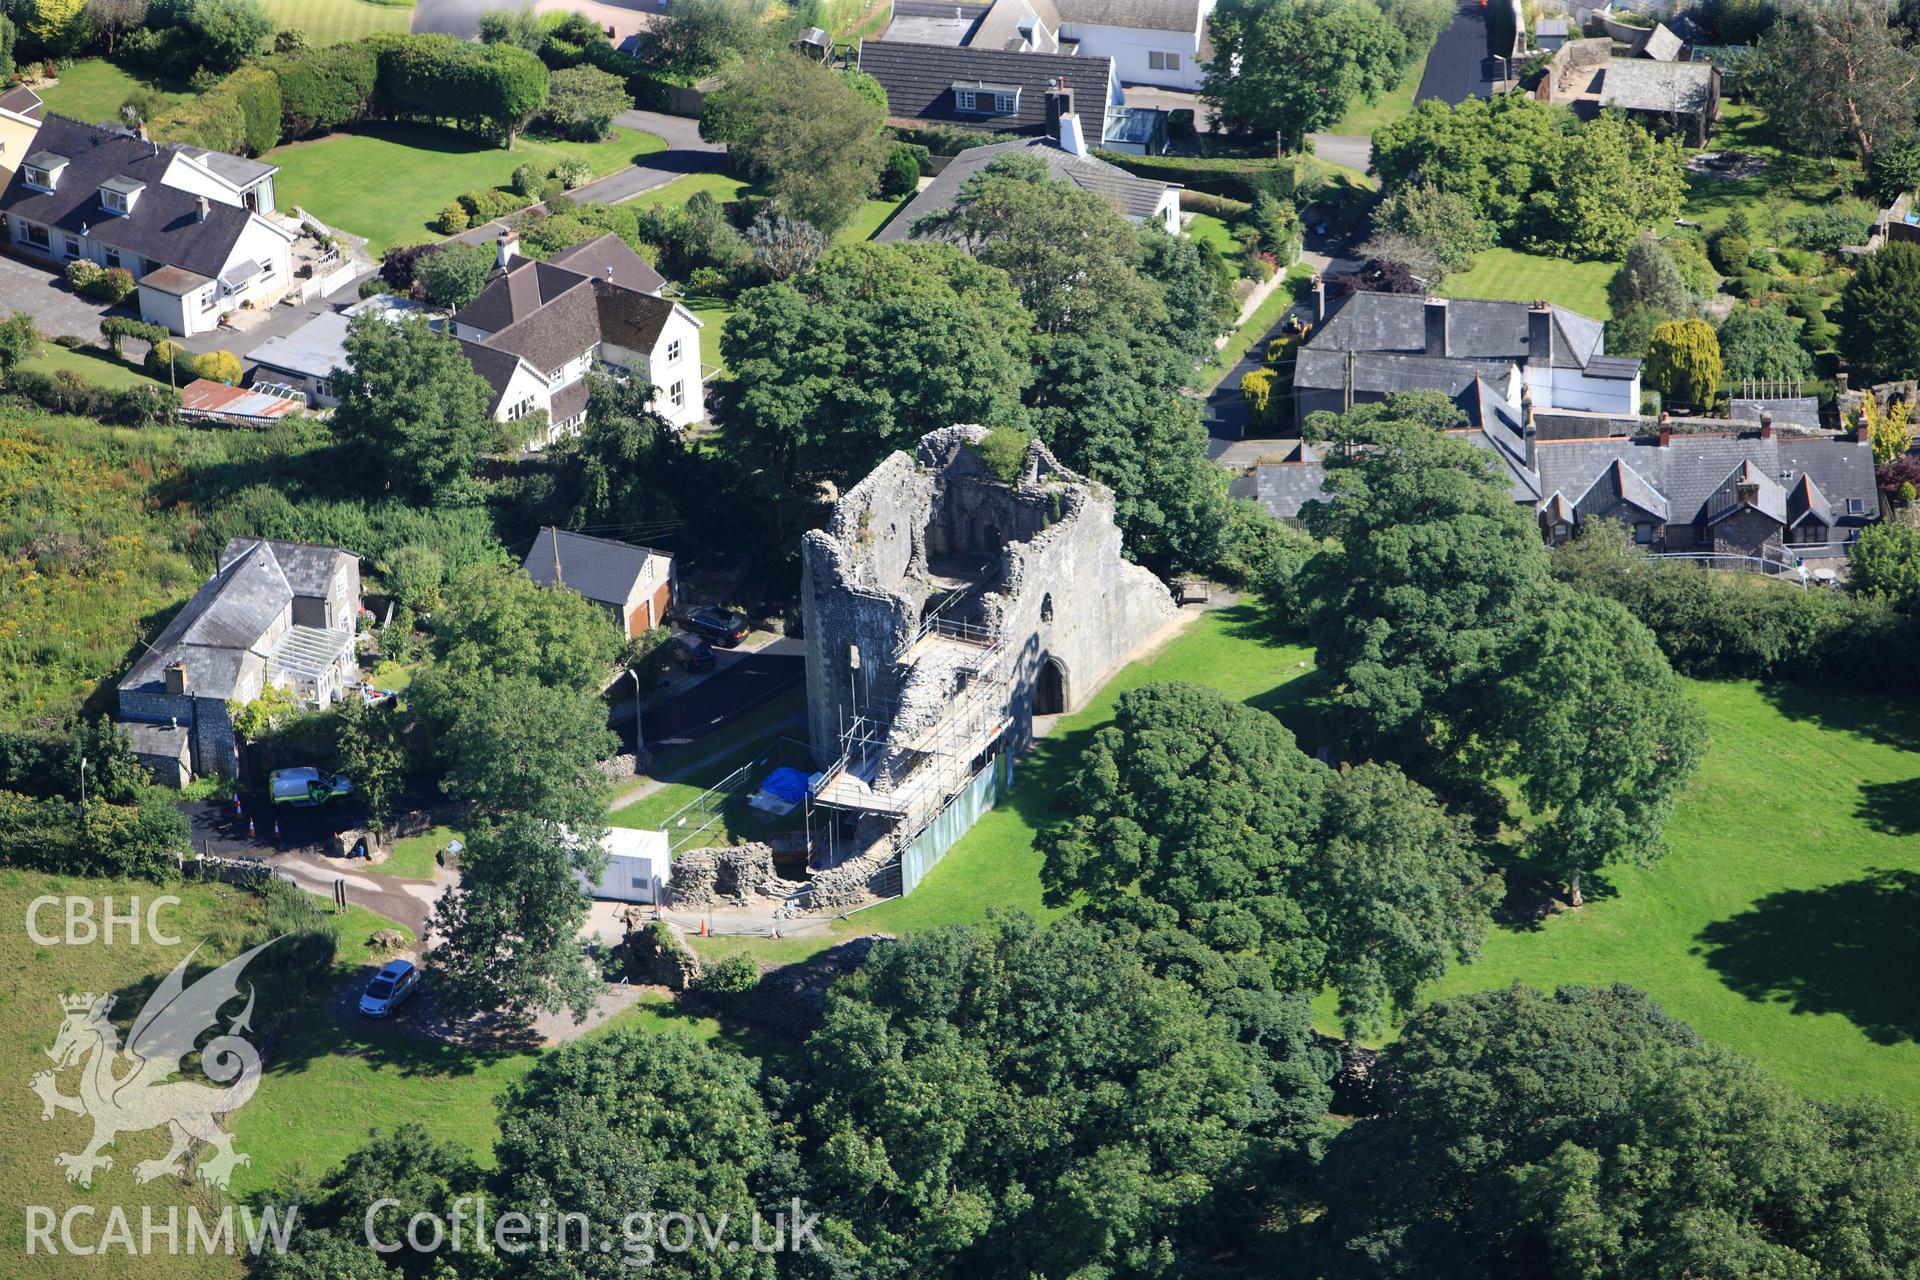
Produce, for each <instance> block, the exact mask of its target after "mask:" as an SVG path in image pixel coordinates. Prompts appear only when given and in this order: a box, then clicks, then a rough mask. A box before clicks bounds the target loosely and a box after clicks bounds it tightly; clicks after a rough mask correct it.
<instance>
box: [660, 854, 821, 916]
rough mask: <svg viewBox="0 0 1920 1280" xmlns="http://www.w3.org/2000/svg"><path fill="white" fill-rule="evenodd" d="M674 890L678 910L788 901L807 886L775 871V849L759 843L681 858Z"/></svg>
mask: <svg viewBox="0 0 1920 1280" xmlns="http://www.w3.org/2000/svg"><path fill="white" fill-rule="evenodd" d="M670 888H671V891H672V894H673V905H675V906H676V907H711V906H715V905H717V904H719V903H721V902H723V901H742V902H744V901H748V900H751V899H754V898H765V899H772V900H774V901H784V900H785V899H786V898H787V897H788V896H789V895H790V894H794V893H798V892H799V891H800V890H802V889H804V888H806V886H805V885H804V884H801V883H799V882H797V881H793V880H788V879H785V878H784V877H782V876H781V875H780V873H779V872H777V871H775V870H774V869H773V849H772V848H771V847H770V846H768V845H764V844H757V843H756V844H743V845H737V846H732V847H722V848H717V849H690V850H688V851H686V852H685V853H682V854H680V855H679V856H678V857H676V858H675V859H674V861H673V880H672V883H671V886H670Z"/></svg>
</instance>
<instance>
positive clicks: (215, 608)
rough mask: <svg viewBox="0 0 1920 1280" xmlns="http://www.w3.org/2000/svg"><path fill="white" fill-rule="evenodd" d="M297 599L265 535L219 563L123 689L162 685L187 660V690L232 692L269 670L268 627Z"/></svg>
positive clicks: (195, 692)
mask: <svg viewBox="0 0 1920 1280" xmlns="http://www.w3.org/2000/svg"><path fill="white" fill-rule="evenodd" d="M292 602H293V589H292V587H290V586H289V585H288V583H287V575H286V574H285V573H284V572H282V571H281V568H280V564H279V562H278V561H277V560H276V559H275V558H274V555H273V552H272V550H271V549H270V548H269V547H268V546H267V544H265V543H256V544H255V545H254V546H253V547H251V548H250V549H248V550H247V551H246V552H245V553H244V554H242V555H240V556H237V557H235V558H234V559H233V560H231V561H229V562H228V563H227V564H225V565H224V566H222V567H221V569H220V571H219V572H218V573H216V574H215V575H214V576H213V577H212V579H210V580H209V581H208V582H207V583H206V584H205V585H204V586H202V587H201V588H200V590H199V591H197V592H195V593H194V597H193V599H191V600H189V601H187V603H186V605H185V606H184V607H183V608H182V609H181V610H180V612H179V613H178V614H175V615H174V619H173V621H172V622H170V623H168V624H167V627H166V630H164V631H162V632H161V633H160V637H159V639H157V640H155V641H154V642H153V646H152V647H151V648H150V649H148V650H147V652H146V653H145V654H143V655H142V656H141V658H140V660H139V661H138V662H136V663H134V664H133V669H132V670H131V671H129V672H127V674H126V676H125V678H124V679H122V680H121V681H120V688H121V689H122V690H132V689H142V688H164V687H165V684H166V669H167V668H168V667H169V666H171V665H172V664H173V663H175V662H179V663H181V664H182V665H183V666H184V667H185V668H186V674H187V692H188V693H191V694H193V695H195V696H197V697H204V698H231V697H233V696H234V695H235V694H236V693H238V692H240V691H241V690H242V689H243V688H244V687H245V686H246V684H247V683H249V681H248V677H249V676H257V675H260V674H262V673H263V672H264V671H265V670H266V660H267V650H266V646H265V644H264V643H263V640H264V637H265V635H266V632H267V629H268V628H269V627H271V626H272V625H273V624H274V622H275V621H277V620H278V619H279V617H280V615H281V613H282V612H284V611H285V610H286V609H287V607H288V606H289V605H291V604H292Z"/></svg>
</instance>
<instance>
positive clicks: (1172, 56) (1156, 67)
mask: <svg viewBox="0 0 1920 1280" xmlns="http://www.w3.org/2000/svg"><path fill="white" fill-rule="evenodd" d="M1179 69H1180V55H1179V54H1178V53H1168V52H1166V51H1165V50H1161V49H1149V50H1148V51H1147V70H1149V71H1178V70H1179Z"/></svg>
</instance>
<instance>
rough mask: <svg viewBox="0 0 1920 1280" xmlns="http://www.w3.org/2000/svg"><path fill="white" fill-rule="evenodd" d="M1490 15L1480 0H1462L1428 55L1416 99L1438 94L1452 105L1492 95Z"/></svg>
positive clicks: (1419, 100)
mask: <svg viewBox="0 0 1920 1280" xmlns="http://www.w3.org/2000/svg"><path fill="white" fill-rule="evenodd" d="M1487 62H1488V58H1487V15H1486V11H1485V10H1484V9H1482V8H1481V7H1480V4H1479V0H1462V3H1461V5H1460V7H1459V8H1458V9H1457V10H1456V11H1455V12H1454V15H1453V21H1452V23H1450V24H1449V25H1448V27H1447V29H1446V30H1445V31H1442V32H1441V33H1440V38H1439V39H1438V40H1436V41H1435V42H1434V45H1433V53H1432V55H1431V56H1430V57H1428V59H1427V70H1426V74H1425V75H1423V76H1421V77H1420V89H1419V91H1418V92H1417V93H1415V94H1414V95H1413V100H1414V101H1415V102H1425V101H1426V100H1427V99H1428V98H1438V99H1440V101H1442V102H1445V103H1448V104H1449V105H1451V104H1453V103H1457V102H1465V101H1466V100H1467V99H1468V98H1486V97H1490V96H1492V93H1493V83H1492V81H1490V80H1489V79H1488V78H1487Z"/></svg>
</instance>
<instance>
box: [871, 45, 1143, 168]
mask: <svg viewBox="0 0 1920 1280" xmlns="http://www.w3.org/2000/svg"><path fill="white" fill-rule="evenodd" d="M860 69H861V70H862V71H865V72H866V73H867V74H868V75H870V76H872V77H873V78H874V79H876V80H878V81H879V82H880V84H881V86H882V87H884V88H885V89H886V91H887V104H888V111H889V112H890V113H891V114H892V116H893V118H894V119H899V120H951V121H954V122H956V123H959V124H964V125H967V126H968V127H970V128H975V129H985V130H989V131H991V132H995V133H1034V132H1038V131H1039V130H1041V129H1043V128H1044V127H1045V126H1046V119H1047V102H1046V98H1047V90H1048V89H1049V88H1051V87H1052V85H1053V83H1054V80H1055V79H1056V78H1061V79H1064V80H1065V81H1066V83H1067V87H1068V88H1069V89H1071V90H1073V103H1074V108H1075V110H1077V111H1078V112H1079V113H1080V117H1081V119H1082V120H1083V121H1085V123H1086V133H1087V140H1088V141H1089V142H1090V143H1098V142H1099V141H1100V140H1102V139H1104V138H1105V136H1106V134H1105V125H1106V109H1107V94H1108V89H1109V86H1110V85H1111V83H1112V80H1113V59H1112V58H1082V57H1078V56H1073V55H1065V54H1051V53H1009V52H1007V51H1005V50H1002V49H981V48H970V49H960V48H952V47H949V46H945V45H934V44H910V43H907V42H905V41H896V40H865V41H862V42H861V45H860ZM964 81H980V82H982V83H986V84H1011V85H1018V86H1020V98H1019V102H1018V104H1017V106H1016V108H1015V110H1014V111H1013V113H1012V114H1010V115H1004V116H991V115H978V114H975V113H972V112H960V111H956V110H955V109H954V100H953V86H954V84H955V83H956V82H964Z"/></svg>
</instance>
